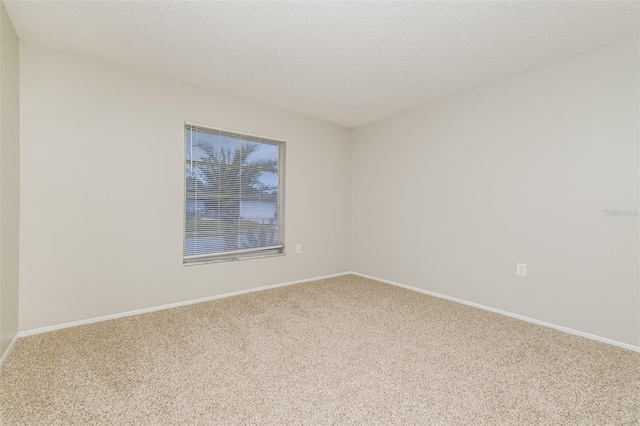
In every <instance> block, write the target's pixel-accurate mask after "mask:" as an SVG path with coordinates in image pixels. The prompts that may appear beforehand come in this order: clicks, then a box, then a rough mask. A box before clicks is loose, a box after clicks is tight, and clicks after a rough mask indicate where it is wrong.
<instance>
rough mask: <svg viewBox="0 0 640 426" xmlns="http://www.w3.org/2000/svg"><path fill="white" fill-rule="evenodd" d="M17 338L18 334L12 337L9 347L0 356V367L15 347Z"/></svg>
mask: <svg viewBox="0 0 640 426" xmlns="http://www.w3.org/2000/svg"><path fill="white" fill-rule="evenodd" d="M18 337H20V336H19V335H18V334H16V335H15V336H13V340H11V343H9V347H8V348H7V350H6V351H4V353H3V354H2V358H0V367H2V364H4V362H5V361H6V359H7V357H8V356H9V354H10V353H11V351H12V350H13V347H14V346H15V345H16V342H17V341H18Z"/></svg>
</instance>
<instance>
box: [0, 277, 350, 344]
mask: <svg viewBox="0 0 640 426" xmlns="http://www.w3.org/2000/svg"><path fill="white" fill-rule="evenodd" d="M349 274H351V272H341V273H339V274H332V275H323V276H320V277H313V278H305V279H303V280H296V281H289V282H286V283H280V284H272V285H266V286H262V287H254V288H250V289H247V290H240V291H234V292H232V293H225V294H218V295H216V296H208V297H202V298H199V299H191V300H185V301H183V302H175V303H168V304H166V305H160V306H152V307H150V308H144V309H136V310H134V311H128V312H121V313H118V314H111V315H104V316H101V317H95V318H87V319H83V320H79V321H72V322H66V323H63V324H57V325H51V326H48V327H40V328H33V329H31V330H24V331H20V332H18V335H17V337H26V336H33V335H34V334H41V333H47V332H49V331H55V330H62V329H63V328H69V327H76V326H79V325H85V324H92V323H95V322H101V321H108V320H112V319H116V318H123V317H130V316H133V315H140V314H146V313H149V312H155V311H161V310H164V309H171V308H177V307H180V306H186V305H193V304H194V303H201V302H209V301H211V300H217V299H224V298H226V297H232V296H239V295H241V294H247V293H253V292H256V291H263V290H269V289H272V288H278V287H285V286H288V285H293V284H300V283H304V282H310V281H317V280H323V279H325V278H333V277H340V276H342V275H349ZM14 341H15V339H14ZM7 352H8V351H7Z"/></svg>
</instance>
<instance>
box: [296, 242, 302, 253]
mask: <svg viewBox="0 0 640 426" xmlns="http://www.w3.org/2000/svg"><path fill="white" fill-rule="evenodd" d="M296 253H297V254H300V253H302V244H296Z"/></svg>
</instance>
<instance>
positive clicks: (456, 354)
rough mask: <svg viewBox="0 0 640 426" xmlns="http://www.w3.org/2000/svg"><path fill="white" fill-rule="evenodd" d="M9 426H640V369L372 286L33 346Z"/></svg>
mask: <svg viewBox="0 0 640 426" xmlns="http://www.w3.org/2000/svg"><path fill="white" fill-rule="evenodd" d="M0 424H2V425H95V424H118V425H211V424H243V425H244V424H277V425H282V424H310V425H324V424H385V425H387V424H425V425H468V424H473V425H510V424H518V425H540V424H563V425H578V424H580V425H605V424H614V425H638V424H640V354H638V353H635V352H632V351H628V350H624V349H620V348H616V347H613V346H609V345H605V344H601V343H597V342H593V341H590V340H586V339H583V338H580V337H576V336H572V335H568V334H564V333H561V332H558V331H555V330H552V329H549V328H545V327H540V326H536V325H533V324H529V323H526V322H521V321H518V320H514V319H511V318H508V317H504V316H501V315H497V314H492V313H489V312H485V311H482V310H478V309H475V308H471V307H467V306H464V305H459V304H456V303H453V302H448V301H445V300H440V299H437V298H433V297H430V296H426V295H423V294H420V293H416V292H412V291H409V290H404V289H400V288H396V287H393V286H390V285H386V284H381V283H378V282H375V281H371V280H367V279H364V278H360V277H356V276H344V277H339V278H332V279H327V280H322V281H315V282H311V283H305V284H299V285H294V286H289V287H282V288H278V289H273V290H267V291H262V292H257V293H251V294H247V295H242V296H237V297H232V298H227V299H222V300H217V301H213V302H207V303H200V304H196V305H190V306H186V307H181V308H176V309H171V310H165V311H159V312H154V313H150V314H145V315H138V316H134V317H128V318H122V319H117V320H112V321H107V322H102V323H96V324H91V325H85V326H81V327H75V328H69V329H65V330H60V331H55V332H50V333H46V334H41V335H37V336H32V337H27V338H23V339H20V340H19V341H18V343H17V345H16V347H15V349H14V350H13V352H12V353H11V355H10V356H9V357H8V359H7V360H6V362H5V364H4V365H3V366H2V368H1V369H0Z"/></svg>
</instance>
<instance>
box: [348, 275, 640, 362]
mask: <svg viewBox="0 0 640 426" xmlns="http://www.w3.org/2000/svg"><path fill="white" fill-rule="evenodd" d="M351 273H352V274H353V275H358V276H360V277H363V278H368V279H371V280H375V281H380V282H382V283H386V284H391V285H394V286H396V287H402V288H406V289H408V290H413V291H417V292H419V293H424V294H428V295H429V296H434V297H438V298H440V299H446V300H450V301H452V302H456V303H461V304H463V305H467V306H473V307H474V308H478V309H484V310H485V311H489V312H494V313H496V314H500V315H504V316H507V317H511V318H515V319H519V320H522V321H526V322H530V323H533V324H537V325H542V326H544V327H549V328H553V329H555V330H559V331H563V332H565V333H569V334H573V335H575V336H580V337H585V338H587V339H591V340H596V341H598V342H602V343H607V344H609V345H613V346H618V347H620V348H624V349H629V350H632V351H635V352H640V346H634V345H631V344H629V343H624V342H620V341H618V340H613V339H609V338H607V337H602V336H598V335H596V334H591V333H586V332H584V331H580V330H574V329H573V328H569V327H564V326H562V325H557V324H553V323H550V322H546V321H541V320H539V319H535V318H530V317H526V316H524V315H520V314H514V313H513V312H508V311H503V310H502V309H497V308H492V307H491V306H485V305H481V304H479V303H475V302H469V301H468V300H464V299H458V298H457V297H451V296H447V295H446V294H440V293H436V292H434V291H429V290H425V289H422V288H418V287H412V286H409V285H405V284H400V283H397V282H395V281H390V280H385V279H383V278H378V277H373V276H371V275H365V274H361V273H359V272H354V271H351Z"/></svg>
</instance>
